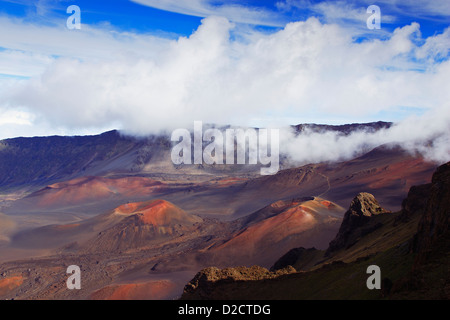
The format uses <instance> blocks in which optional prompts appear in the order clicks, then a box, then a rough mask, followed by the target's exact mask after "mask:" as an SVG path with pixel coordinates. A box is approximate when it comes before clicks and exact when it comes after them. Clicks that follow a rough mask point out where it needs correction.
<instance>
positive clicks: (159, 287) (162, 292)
mask: <svg viewBox="0 0 450 320" xmlns="http://www.w3.org/2000/svg"><path fill="white" fill-rule="evenodd" d="M175 289H177V286H176V285H175V284H174V283H173V282H171V281H169V280H160V281H150V282H145V283H131V284H121V285H112V286H108V287H105V288H102V289H100V290H97V291H96V292H94V293H93V294H92V295H91V297H90V298H91V299H92V300H163V299H167V298H168V297H170V296H171V295H173V294H174V291H175Z"/></svg>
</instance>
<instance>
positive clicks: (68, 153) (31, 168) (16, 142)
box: [0, 131, 144, 188]
mask: <svg viewBox="0 0 450 320" xmlns="http://www.w3.org/2000/svg"><path fill="white" fill-rule="evenodd" d="M143 143H144V142H143V141H139V140H137V139H134V138H127V137H123V136H121V135H120V134H119V133H118V132H117V131H110V132H106V133H103V134H101V135H97V136H82V137H57V136H55V137H37V138H15V139H8V140H3V141H0V188H5V187H7V188H13V187H18V186H22V185H26V184H31V185H44V184H49V183H50V182H52V181H59V180H62V179H65V180H67V179H70V178H73V177H78V176H83V175H87V173H88V172H89V171H90V170H92V169H94V168H95V169H96V170H98V171H102V170H105V169H107V168H108V164H110V165H112V163H113V161H114V160H115V159H117V158H118V157H120V156H124V155H125V154H127V153H130V152H133V150H134V151H135V150H136V149H137V148H138V147H139V146H142V145H143ZM133 165H136V164H135V163H133V162H132V161H131V162H130V164H129V168H128V169H130V170H131V169H132V167H133Z"/></svg>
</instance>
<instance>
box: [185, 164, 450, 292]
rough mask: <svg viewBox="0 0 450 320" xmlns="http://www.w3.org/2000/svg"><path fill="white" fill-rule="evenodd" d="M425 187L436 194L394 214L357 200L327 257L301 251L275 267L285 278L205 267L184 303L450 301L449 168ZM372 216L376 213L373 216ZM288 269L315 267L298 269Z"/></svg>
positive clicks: (414, 196) (414, 198)
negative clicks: (374, 272)
mask: <svg viewBox="0 0 450 320" xmlns="http://www.w3.org/2000/svg"><path fill="white" fill-rule="evenodd" d="M427 187H428V188H430V192H428V193H427V192H425V193H424V194H422V195H420V194H418V192H417V190H420V189H421V187H416V188H412V189H411V191H410V193H409V195H408V197H407V198H406V199H405V201H404V202H403V207H402V210H401V211H399V212H396V213H389V212H386V211H384V210H383V209H382V208H380V207H379V206H378V204H377V203H376V202H374V201H373V198H372V197H371V196H369V195H367V194H365V195H358V196H357V197H356V198H355V199H354V201H353V202H352V205H351V206H350V208H349V210H348V211H347V212H346V215H345V217H344V220H343V223H342V225H341V228H340V232H339V233H338V235H337V236H336V238H335V240H334V241H332V242H331V244H330V247H329V248H328V250H327V252H326V255H325V258H324V255H323V254H325V252H322V253H320V252H318V251H317V250H309V253H308V254H305V249H297V250H296V251H294V252H290V253H288V255H289V256H288V257H286V256H284V257H282V259H280V260H279V261H277V263H275V266H276V267H274V268H272V270H283V269H282V268H287V269H286V270H287V272H286V273H287V274H284V275H281V276H276V275H273V274H272V275H270V274H269V275H268V274H267V272H268V270H266V269H263V270H262V271H259V273H256V274H255V273H253V274H252V277H251V278H246V277H240V278H239V279H237V280H233V279H229V278H227V277H226V276H224V277H213V276H212V273H211V272H212V269H210V268H209V269H205V270H203V271H201V272H200V273H198V274H197V275H196V277H195V278H194V279H193V280H192V281H191V282H190V283H188V284H187V285H186V287H185V290H184V294H183V296H182V299H236V300H239V299H247V300H248V299H250V300H252V299H381V298H385V299H386V298H387V299H450V232H449V231H450V230H449V216H450V205H449V202H448V199H449V196H450V194H449V190H450V163H448V164H446V165H443V166H441V167H440V168H438V170H437V171H436V173H435V174H434V175H433V179H432V184H431V186H430V185H428V186H427ZM367 200H370V201H369V207H367V206H366V207H364V204H366V205H367ZM374 210H375V211H376V213H377V214H376V215H373V214H370V215H369V214H367V213H368V212H371V213H374V212H373V211H374ZM355 217H356V218H355ZM355 219H356V220H355ZM352 220H353V221H352ZM355 221H356V222H355ZM348 239H354V241H351V242H348ZM343 240H345V241H343ZM315 259H316V260H317V261H316V263H315V264H313V263H311V260H313V261H314V260H315ZM320 259H322V260H320ZM287 263H289V264H292V265H294V266H301V265H302V264H303V265H309V269H307V270H306V271H300V272H298V271H299V270H301V268H299V269H298V270H297V271H294V270H295V269H294V270H292V269H289V268H292V267H291V266H290V265H287ZM370 265H378V266H379V267H380V268H381V271H382V289H381V290H368V289H367V287H366V280H367V278H368V275H367V274H366V269H367V267H368V266H370ZM239 271H240V272H241V273H242V270H239ZM278 272H279V271H278ZM214 274H217V272H215V273H214Z"/></svg>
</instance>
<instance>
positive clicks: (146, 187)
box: [28, 177, 164, 208]
mask: <svg viewBox="0 0 450 320" xmlns="http://www.w3.org/2000/svg"><path fill="white" fill-rule="evenodd" d="M162 189H164V184H163V183H161V182H159V181H155V180H152V179H149V178H142V177H129V178H114V179H110V178H101V177H83V178H78V179H75V180H70V181H66V182H61V183H55V184H53V185H50V186H48V187H47V188H45V189H42V190H40V191H38V192H35V193H33V194H32V195H30V196H29V197H28V198H34V199H37V201H36V202H35V203H34V204H35V206H37V207H40V208H47V207H65V206H71V205H79V204H86V203H89V202H94V201H100V200H102V199H108V198H109V197H111V196H118V195H119V196H122V197H142V196H150V195H152V194H154V193H157V192H159V191H161V190H162Z"/></svg>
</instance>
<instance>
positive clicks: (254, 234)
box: [211, 198, 345, 265]
mask: <svg viewBox="0 0 450 320" xmlns="http://www.w3.org/2000/svg"><path fill="white" fill-rule="evenodd" d="M263 210H264V213H262V212H263V211H261V214H264V215H266V214H267V212H272V213H273V214H272V215H271V216H269V217H264V219H263V220H260V217H258V213H255V214H254V215H253V219H254V221H256V222H252V221H247V222H246V223H247V227H246V228H245V229H243V231H241V232H239V233H238V234H236V235H234V236H233V237H232V238H231V239H230V240H229V241H227V242H225V243H223V244H221V245H218V246H216V247H213V248H211V252H212V253H214V254H215V255H216V258H217V257H219V256H224V257H227V258H231V257H232V258H233V259H236V260H241V261H246V260H247V261H249V260H248V258H250V260H251V261H252V262H254V261H255V260H256V261H258V262H259V264H263V265H264V264H266V263H269V264H270V263H271V262H273V261H271V259H272V254H275V252H277V251H278V252H284V251H288V250H289V249H292V248H293V247H295V245H297V246H308V244H311V243H314V244H315V245H316V246H318V247H321V246H324V247H326V245H327V244H328V242H329V241H330V239H329V238H331V237H332V235H333V234H334V233H335V231H336V230H337V228H338V226H339V223H340V221H341V219H340V218H338V217H340V216H341V215H342V213H343V212H344V211H345V210H344V208H342V207H340V206H338V205H336V204H334V203H332V202H330V201H326V200H323V199H320V198H315V199H314V200H309V201H300V200H296V201H292V202H287V201H277V202H275V203H273V204H272V205H270V206H269V207H267V208H265V209H263ZM272 251H273V252H272ZM267 257H268V258H267ZM266 259H267V261H266Z"/></svg>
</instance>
